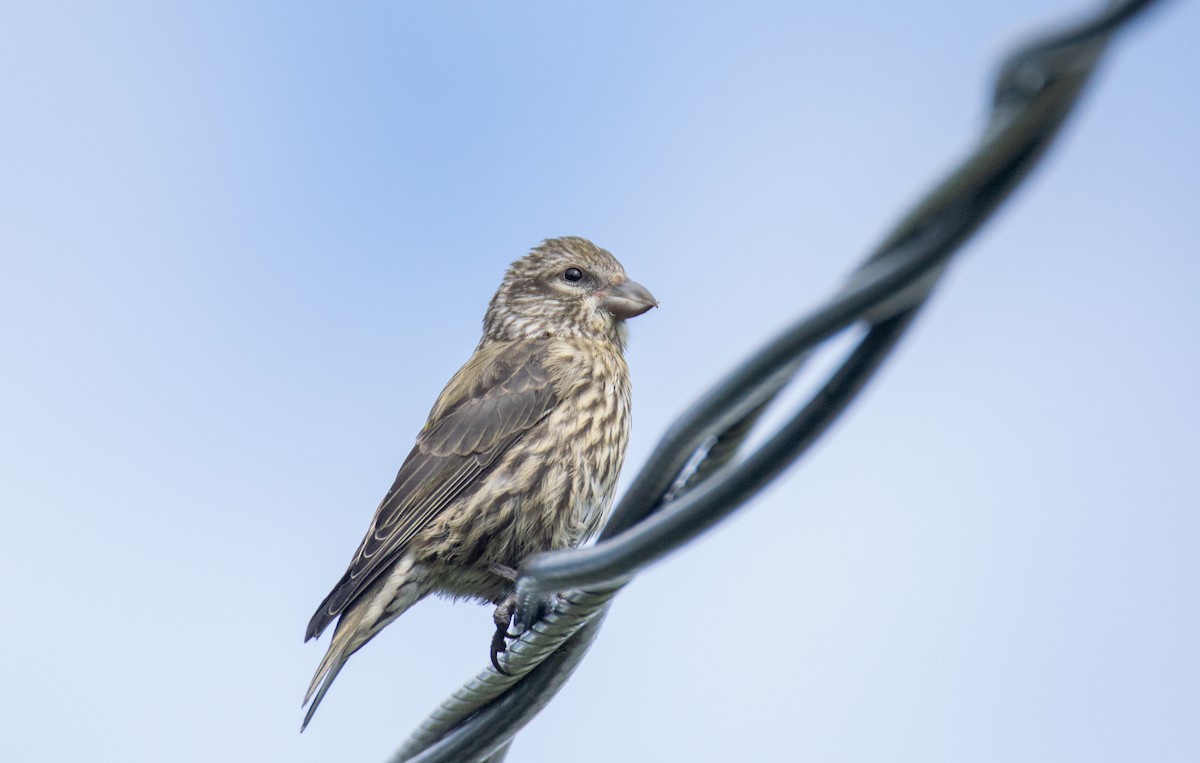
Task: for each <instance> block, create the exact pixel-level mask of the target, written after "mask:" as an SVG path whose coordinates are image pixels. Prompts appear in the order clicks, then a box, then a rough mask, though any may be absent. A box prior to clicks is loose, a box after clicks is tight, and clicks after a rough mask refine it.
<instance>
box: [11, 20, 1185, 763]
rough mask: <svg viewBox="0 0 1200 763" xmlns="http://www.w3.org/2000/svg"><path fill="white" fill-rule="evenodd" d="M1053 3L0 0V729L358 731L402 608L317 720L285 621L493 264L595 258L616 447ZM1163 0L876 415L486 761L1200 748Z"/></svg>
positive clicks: (113, 739)
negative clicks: (622, 340) (617, 306)
mask: <svg viewBox="0 0 1200 763" xmlns="http://www.w3.org/2000/svg"><path fill="white" fill-rule="evenodd" d="M1090 7H1092V6H1091V4H1090V3H1081V2H1077V1H1076V2H1066V1H1065V0H1053V1H1052V2H1049V3H1046V2H1032V1H1031V0H1020V1H1019V2H998V1H997V0H989V1H988V2H980V3H953V2H916V3H870V2H868V3H815V4H814V3H803V4H802V3H788V2H777V3H769V2H752V3H707V2H701V3H696V2H687V3H683V2H675V3H666V2H664V3H653V4H648V3H643V4H635V3H604V4H600V3H590V4H583V3H573V4H559V3H523V4H517V5H513V4H501V3H489V4H477V5H470V6H467V5H462V4H451V3H405V2H387V3H377V2H366V3H356V4H334V3H311V2H303V3H245V2H206V3H188V4H182V3H176V4H161V3H149V2H145V3H135V2H114V3H106V4H79V3H59V2H47V1H42V2H19V1H18V2H10V3H6V4H4V5H3V6H2V7H0V98H2V101H3V107H4V115H5V116H4V118H3V119H2V120H0V178H2V179H3V180H2V181H0V352H2V353H3V359H4V360H3V364H4V365H3V373H0V510H2V511H3V527H2V529H0V576H2V577H0V579H3V580H4V581H5V585H4V591H5V596H6V606H5V611H6V612H7V614H8V623H7V625H6V627H4V628H3V629H2V630H0V647H2V648H3V653H4V654H5V655H6V659H5V660H4V661H3V663H2V667H0V680H2V684H3V686H4V691H3V693H0V718H2V719H3V723H2V725H3V728H4V729H5V731H4V734H3V736H4V740H3V742H2V743H0V757H3V758H4V759H5V760H12V761H68V760H81V759H90V760H102V761H106V760H113V761H116V760H120V761H130V762H132V763H143V762H146V763H148V762H150V761H164V760H169V761H172V762H174V763H192V762H193V761H195V762H197V763H199V762H200V761H241V760H245V761H251V760H254V761H291V762H295V763H304V762H306V761H313V762H316V761H332V760H337V761H381V760H384V759H385V758H386V757H387V756H388V755H389V754H391V752H392V751H393V750H394V749H395V748H396V747H397V746H398V745H399V743H400V742H401V740H402V739H404V738H405V736H406V735H407V734H408V732H409V731H410V730H411V729H412V728H413V727H414V726H415V725H416V724H417V723H418V722H419V721H420V720H421V719H422V718H423V717H424V716H425V714H426V713H427V712H428V711H429V710H431V709H432V708H433V707H434V706H435V705H436V703H437V702H438V701H440V699H441V698H442V697H443V696H444V695H446V694H447V693H449V692H450V691H451V690H453V689H454V688H456V687H457V686H458V685H459V684H460V682H461V681H462V680H463V679H465V678H467V677H469V676H471V675H473V674H474V672H475V671H476V670H478V669H479V668H480V667H482V666H483V665H484V664H485V662H486V652H487V643H488V639H489V637H490V632H491V613H490V610H489V609H488V608H484V607H477V606H473V605H467V604H457V605H455V604H450V603H447V602H442V601H429V602H426V603H424V604H422V605H420V606H418V607H417V608H416V609H415V610H414V611H412V612H410V613H409V614H408V615H406V616H405V617H404V618H402V619H401V620H400V621H398V622H397V623H396V624H394V625H392V626H391V627H390V628H389V629H388V630H387V631H386V632H385V633H384V634H383V635H382V636H380V637H379V638H378V639H376V641H375V642H373V643H371V644H370V645H369V646H368V647H367V648H365V649H364V650H363V651H362V652H360V653H359V654H358V655H356V656H355V657H354V658H353V659H351V660H350V662H349V663H348V666H347V668H346V669H345V671H343V673H342V674H341V676H340V677H339V678H338V680H337V682H336V683H335V685H334V687H333V689H332V691H331V692H330V693H329V696H328V697H327V698H326V700H325V703H324V704H323V705H322V707H321V709H320V711H319V712H318V713H317V716H316V718H315V719H314V722H313V724H312V726H311V727H310V729H309V730H308V731H307V732H306V733H305V734H304V735H303V736H301V735H299V734H297V729H298V727H299V724H300V719H301V717H302V714H301V709H300V700H301V698H302V696H303V693H304V689H305V687H306V686H307V683H308V681H309V678H310V676H311V674H312V672H313V670H314V669H315V667H316V665H317V662H318V661H319V660H320V657H321V654H322V653H323V651H324V649H325V645H326V643H327V639H328V637H326V639H323V640H322V641H321V642H320V643H319V644H317V645H314V644H304V643H303V633H304V626H305V625H306V623H307V622H308V618H309V616H310V615H311V613H312V611H313V610H314V609H315V607H316V605H317V604H318V603H319V601H320V600H321V598H322V597H323V596H324V595H325V593H326V592H327V591H328V589H329V588H330V587H331V586H332V584H333V583H334V582H335V581H336V579H337V577H338V575H340V573H341V572H342V570H343V569H344V567H345V565H346V563H347V562H348V560H349V557H350V555H351V553H352V552H353V550H354V547H355V545H356V544H357V543H358V541H359V539H360V538H361V536H362V533H363V532H364V530H365V529H366V525H367V522H368V520H369V518H370V514H371V512H372V510H373V509H374V508H375V505H376V503H377V502H378V500H379V498H380V497H381V496H382V494H383V492H384V491H385V490H386V488H387V487H388V485H389V484H390V482H391V479H392V477H393V475H394V474H395V470H396V468H397V467H398V466H399V464H400V461H401V459H402V458H403V456H404V454H405V453H407V451H408V449H409V448H410V446H411V443H412V438H413V436H414V435H415V433H416V431H417V430H418V428H419V427H420V425H421V423H422V422H423V421H424V418H425V415H426V413H427V412H428V410H429V406H430V405H431V403H432V402H433V399H434V397H435V396H436V394H437V393H438V391H439V390H440V389H441V387H442V385H443V384H444V383H445V381H446V380H447V379H448V378H449V377H450V375H451V374H452V373H453V371H454V370H455V369H456V368H457V367H458V365H459V364H460V363H461V362H462V361H463V360H465V359H466V357H467V356H468V355H469V353H470V352H471V349H472V348H473V346H474V344H475V342H476V340H477V338H478V330H479V320H480V318H481V317H482V314H483V309H484V307H485V305H486V303H487V300H488V298H489V297H490V295H491V293H492V292H493V291H494V289H495V287H496V285H497V284H498V283H499V280H500V277H501V275H502V274H503V271H504V269H505V267H506V266H507V264H508V263H509V262H510V261H512V260H513V259H515V258H517V257H519V256H520V255H521V254H523V253H524V252H525V251H526V250H527V249H528V248H529V247H530V246H532V245H534V244H536V243H537V242H538V241H539V240H541V239H542V238H545V237H548V236H556V235H564V234H575V235H583V236H587V237H589V238H591V239H593V240H594V241H595V242H596V243H598V244H600V245H601V246H604V247H606V248H609V249H611V250H612V251H613V252H614V253H615V254H616V255H617V256H618V257H619V258H620V259H621V260H622V261H623V262H624V264H625V266H626V268H627V270H628V271H629V272H630V274H631V275H632V276H633V277H634V278H636V279H637V280H639V281H641V282H642V283H644V284H646V285H647V286H648V287H649V288H650V289H651V290H652V291H653V292H654V293H655V295H656V296H657V297H658V298H659V299H660V300H661V302H662V309H661V310H657V311H653V312H651V313H650V314H648V315H646V316H643V317H640V318H638V319H636V320H635V321H633V322H632V323H631V329H632V331H631V333H632V345H631V348H630V352H629V360H630V365H631V367H632V372H633V375H634V389H635V393H634V394H635V399H634V407H635V423H634V433H633V440H632V443H631V447H630V452H629V457H628V461H627V468H626V472H625V477H626V479H628V477H629V476H631V475H632V474H633V472H634V471H635V470H636V469H637V468H638V467H639V466H640V464H641V462H642V461H643V460H644V458H645V456H646V454H647V452H648V450H649V449H650V447H651V446H652V445H653V444H654V442H655V441H656V440H657V438H658V436H659V435H660V434H661V433H662V431H663V430H664V428H665V427H666V426H667V425H668V424H669V423H670V421H671V420H672V419H673V418H674V417H675V416H676V415H678V414H679V412H680V411H681V410H682V409H683V407H684V406H685V404H686V403H687V402H688V401H689V400H691V399H692V398H694V397H695V396H696V395H697V394H699V393H700V392H701V391H702V390H703V389H705V388H706V387H707V386H708V385H709V384H711V383H712V382H713V381H715V380H716V379H717V378H719V377H720V375H722V374H723V373H724V372H725V371H726V370H727V369H729V368H730V367H731V366H732V365H733V364H734V363H736V362H737V361H738V360H739V359H740V358H741V357H742V356H743V355H744V354H745V353H746V352H747V350H748V349H749V348H751V347H753V346H754V345H756V344H757V343H759V342H761V341H762V340H763V339H765V338H766V337H768V336H770V335H771V334H772V333H773V332H775V331H776V330H778V329H779V328H781V327H782V326H783V325H784V324H785V323H787V322H788V321H789V320H791V319H792V318H793V317H795V316H797V315H799V314H801V313H802V312H804V311H806V310H809V309H811V308H813V307H814V306H816V305H817V304H819V303H820V302H821V300H822V299H823V298H824V297H825V296H826V295H828V294H829V293H830V292H831V291H832V290H834V289H836V288H837V287H838V285H839V284H840V282H841V279H842V278H843V277H844V275H845V274H846V273H847V272H849V270H850V269H852V268H853V267H854V265H855V264H856V263H857V262H858V261H859V260H860V259H861V258H862V257H863V256H864V255H865V254H866V253H867V251H868V250H869V249H870V247H871V246H872V245H873V244H874V243H875V242H877V241H878V239H879V238H880V237H881V236H882V235H883V234H884V233H885V232H886V230H887V229H888V227H889V226H890V225H891V224H892V223H893V222H894V220H895V219H896V218H897V217H898V216H899V215H900V214H902V213H903V212H904V211H905V210H906V209H907V208H908V207H909V206H910V205H911V204H913V203H914V201H915V200H916V199H917V198H918V196H919V194H920V193H921V192H923V191H924V190H925V189H927V188H928V187H929V186H930V185H931V184H932V183H933V182H935V181H936V179H937V178H938V177H939V176H940V173H942V172H943V171H945V170H946V169H948V168H949V167H951V166H952V163H953V162H954V161H955V160H956V159H957V158H958V157H960V156H961V155H962V154H963V153H964V152H965V151H966V150H967V149H968V148H969V147H970V146H971V145H972V144H973V142H974V140H975V138H976V136H977V135H978V134H979V132H980V130H981V128H982V126H983V124H984V121H985V118H986V114H987V104H988V98H989V94H990V92H991V81H992V74H993V72H994V71H995V69H996V66H997V64H998V62H999V60H1000V58H1001V56H1002V55H1003V53H1004V51H1005V50H1007V49H1008V47H1009V46H1010V45H1011V44H1012V43H1014V42H1015V41H1018V40H1020V39H1021V38H1022V36H1023V34H1024V33H1026V32H1028V31H1029V30H1031V29H1034V28H1036V27H1038V26H1039V25H1041V24H1043V23H1045V22H1053V21H1055V20H1057V19H1061V18H1064V17H1065V16H1069V15H1070V14H1072V13H1074V12H1076V11H1078V10H1080V9H1084V8H1090ZM1197 30H1200V4H1197V3H1194V2H1192V3H1182V2H1176V3H1168V4H1167V5H1166V6H1165V7H1163V8H1160V9H1158V11H1157V12H1156V13H1153V14H1152V15H1151V16H1150V17H1149V18H1147V19H1145V20H1144V22H1143V23H1139V24H1138V25H1136V27H1135V28H1134V29H1131V30H1130V31H1129V33H1128V34H1126V35H1124V36H1123V37H1122V38H1121V39H1120V40H1119V42H1118V45H1117V46H1116V48H1115V49H1114V50H1113V51H1112V55H1111V56H1110V57H1109V58H1108V59H1107V60H1106V62H1105V65H1104V67H1103V70H1102V72H1101V74H1100V76H1099V77H1098V79H1097V81H1096V82H1095V83H1094V85H1093V87H1092V88H1091V90H1090V91H1089V93H1088V94H1087V97H1086V100H1085V102H1084V104H1083V106H1082V108H1081V109H1080V110H1079V112H1078V113H1077V114H1076V115H1075V118H1074V119H1073V121H1072V122H1071V123H1070V124H1069V125H1068V128H1067V130H1066V131H1065V133H1064V135H1063V140H1062V142H1061V143H1060V144H1059V145H1058V146H1057V147H1056V149H1055V150H1054V151H1053V152H1052V153H1051V154H1050V156H1049V157H1048V160H1047V161H1046V162H1045V163H1044V165H1043V166H1042V167H1040V168H1039V170H1038V171H1037V173H1036V174H1035V175H1034V176H1033V177H1032V178H1031V180H1030V182H1029V183H1028V184H1027V185H1026V186H1025V187H1023V188H1022V189H1021V191H1020V192H1019V194H1018V195H1017V196H1016V197H1015V198H1014V199H1013V201H1012V202H1011V203H1010V204H1009V205H1008V206H1006V207H1005V208H1004V209H1003V210H1002V212H1001V213H1000V214H999V216H998V217H997V218H996V219H994V220H993V222H992V223H991V224H990V225H989V226H988V227H987V228H986V229H985V230H984V231H983V232H982V233H981V234H980V235H979V236H978V237H977V238H976V239H974V240H973V241H972V242H971V243H970V244H969V249H968V251H966V252H965V253H964V256H963V257H962V258H961V260H960V261H958V262H957V263H956V265H955V267H954V268H953V269H952V271H951V272H950V273H949V276H948V278H947V279H946V282H945V283H944V284H943V287H942V288H941V289H940V290H939V292H938V293H937V294H936V295H935V297H934V300H933V302H932V304H931V305H930V306H929V308H928V309H927V310H926V311H925V312H924V314H923V315H922V316H921V319H920V320H919V321H918V323H917V324H916V326H915V327H914V329H913V330H912V331H911V332H910V334H909V336H908V337H907V339H906V341H905V343H904V344H903V346H902V347H901V348H900V349H899V351H898V352H897V353H896V355H895V356H894V357H893V358H892V359H891V361H890V362H889V363H888V365H887V366H886V367H885V368H884V371H883V373H882V374H881V375H880V377H879V378H877V379H876V380H875V381H874V382H873V383H872V384H871V386H870V387H869V388H868V390H867V392H866V394H865V395H864V397H863V398H862V399H861V400H860V401H859V402H858V403H857V404H856V405H855V406H854V407H853V408H852V409H851V411H850V412H849V414H848V415H847V416H846V418H845V419H844V420H843V421H842V422H841V423H840V424H839V425H838V426H837V427H836V428H835V429H834V430H833V431H832V432H831V434H830V436H829V437H827V438H825V439H824V440H823V441H822V442H821V443H820V444H819V445H818V447H817V448H816V449H815V450H814V451H813V452H812V453H810V454H809V456H808V457H807V458H805V459H804V461H803V462H802V463H801V464H800V465H799V466H798V467H797V468H795V469H793V470H792V471H791V472H789V473H788V474H787V475H786V476H785V478H784V479H783V480H781V481H780V483H779V484H778V485H776V486H774V487H772V489H770V490H769V491H768V492H767V493H766V494H765V495H764V496H762V497H761V498H760V499H758V500H757V501H755V502H754V503H753V504H752V505H751V506H749V507H748V508H747V509H746V510H745V511H744V512H743V513H741V514H739V515H738V516H737V518H736V519H734V520H733V521H730V522H728V523H726V524H724V525H722V526H721V527H719V528H717V529H716V530H715V531H714V532H712V533H710V534H709V535H707V536H705V537H704V538H703V539H702V540H701V541H699V542H697V543H695V544H694V545H692V546H691V547H689V548H688V549H687V550H686V551H685V552H683V553H681V554H679V555H678V556H676V557H673V558H671V559H670V560H668V561H667V562H665V563H663V564H661V565H658V566H656V567H654V568H652V569H651V570H649V571H648V572H647V573H646V574H645V575H643V576H642V577H641V578H639V579H638V580H637V581H636V582H635V583H634V584H633V585H632V586H630V587H629V589H628V590H627V591H625V592H624V593H623V594H622V595H621V596H620V598H619V599H618V600H617V603H616V606H615V608H614V610H613V613H612V615H611V617H610V618H609V620H608V624H607V625H606V627H605V629H604V631H603V632H602V634H601V637H600V639H599V641H598V642H597V643H596V645H595V647H594V649H593V651H592V654H591V655H590V656H589V658H588V659H587V661H586V662H585V663H584V665H583V666H582V668H581V669H580V671H579V673H578V674H577V675H576V677H575V678H574V679H573V680H572V681H571V683H569V684H568V685H567V687H566V688H565V690H564V691H563V693H562V694H561V695H560V697H559V698H558V699H557V700H556V701H555V702H554V703H553V704H552V705H551V706H550V707H549V708H548V709H547V710H546V711H545V713H544V714H543V715H542V716H541V717H540V718H539V719H538V720H537V721H535V722H534V723H533V724H532V725H531V726H530V727H528V728H527V729H526V730H525V732H523V734H522V735H521V736H520V737H519V738H518V741H517V743H516V745H515V747H514V749H513V753H512V754H511V755H510V758H509V760H510V761H512V762H513V763H527V762H528V763H538V762H547V763H548V762H550V761H555V762H556V763H558V762H561V761H574V762H578V763H589V762H592V761H595V762H599V761H611V760H629V761H660V760H689V761H725V760H804V761H809V760H812V761H885V760H886V761H922V762H928V761H997V762H998V761H1015V760H1020V761H1076V760H1078V761H1084V760H1086V761H1129V760H1145V761H1195V760H1197V759H1200V723H1197V719H1200V649H1198V648H1197V645H1198V644H1200V590H1198V589H1200V554H1198V552H1197V549H1198V547H1200V497H1198V496H1200V458H1198V456H1200V448H1198V446H1197V443H1196V432H1197V430H1198V429H1200V402H1198V400H1197V390H1198V389H1200V337H1198V334H1200V287H1198V286H1197V284H1200V213H1198V211H1197V210H1198V209H1200V152H1198V150H1197V136H1200V80H1198V79H1197V72H1200V48H1198V47H1197V44H1196V31H1197Z"/></svg>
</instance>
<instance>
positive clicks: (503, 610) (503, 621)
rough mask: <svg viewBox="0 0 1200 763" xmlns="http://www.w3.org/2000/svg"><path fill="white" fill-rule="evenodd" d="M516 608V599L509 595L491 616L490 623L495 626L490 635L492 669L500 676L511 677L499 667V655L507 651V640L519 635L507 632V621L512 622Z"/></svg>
mask: <svg viewBox="0 0 1200 763" xmlns="http://www.w3.org/2000/svg"><path fill="white" fill-rule="evenodd" d="M516 608H517V597H516V596H513V595H510V596H509V597H508V598H507V599H505V600H504V601H502V602H500V603H499V604H498V605H496V612H495V614H493V615H492V622H494V623H495V624H496V632H495V633H493V634H492V651H491V656H492V667H494V668H495V669H496V672H497V673H499V674H500V675H502V676H511V675H512V673H509V672H508V671H507V670H505V669H504V668H502V667H501V666H500V655H501V654H502V653H504V652H507V651H508V639H510V638H517V636H520V635H521V634H520V633H517V634H512V633H509V631H508V624H509V621H510V620H512V616H513V612H514V611H515V610H516Z"/></svg>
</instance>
